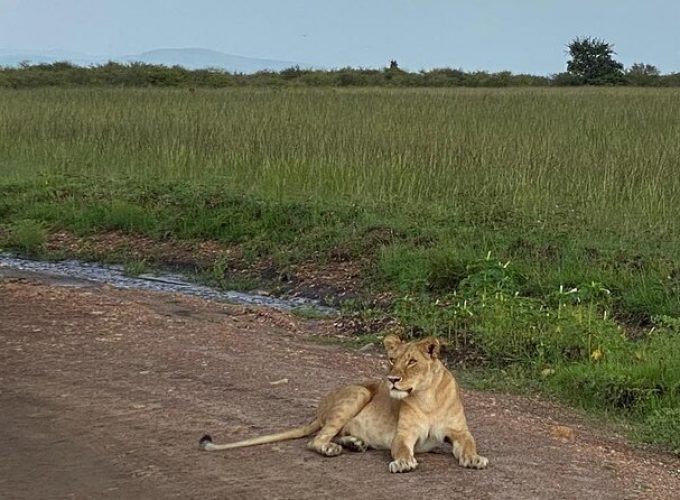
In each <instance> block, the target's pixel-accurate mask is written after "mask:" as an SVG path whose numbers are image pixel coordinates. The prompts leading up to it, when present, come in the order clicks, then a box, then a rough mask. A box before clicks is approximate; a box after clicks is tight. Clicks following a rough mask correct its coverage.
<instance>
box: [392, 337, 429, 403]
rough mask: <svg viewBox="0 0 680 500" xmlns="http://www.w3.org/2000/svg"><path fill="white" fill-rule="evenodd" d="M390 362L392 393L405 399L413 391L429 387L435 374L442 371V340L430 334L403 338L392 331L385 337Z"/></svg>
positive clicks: (396, 397) (394, 396)
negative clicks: (440, 353) (414, 337)
mask: <svg viewBox="0 0 680 500" xmlns="http://www.w3.org/2000/svg"><path fill="white" fill-rule="evenodd" d="M383 345H384V346H385V349H386V350H387V357H388V359H389V362H390V371H389V373H388V374H387V383H388V384H389V388H390V396H391V397H392V398H394V399H404V398H406V397H408V396H410V395H411V394H412V393H413V392H417V391H422V390H426V389H428V388H429V387H430V386H431V385H432V377H433V375H434V374H435V373H436V372H437V371H439V368H440V366H441V363H440V362H439V352H440V350H441V344H440V342H439V340H438V339H436V338H435V337H427V338H425V339H422V340H417V341H413V342H402V341H401V339H400V338H399V337H397V336H396V335H388V336H386V337H385V339H384V340H383Z"/></svg>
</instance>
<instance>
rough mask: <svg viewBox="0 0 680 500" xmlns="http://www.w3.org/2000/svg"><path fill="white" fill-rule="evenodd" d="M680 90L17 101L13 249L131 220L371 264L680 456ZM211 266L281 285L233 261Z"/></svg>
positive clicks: (260, 251) (421, 331)
mask: <svg viewBox="0 0 680 500" xmlns="http://www.w3.org/2000/svg"><path fill="white" fill-rule="evenodd" d="M678 96H680V93H678V92H675V91H670V90H639V89H638V90H632V89H606V90H595V89H579V90H578V91H573V90H559V91H556V90H551V91H545V90H532V91H530V90H504V91H489V90H484V91H470V90H465V91H462V90H459V91H431V90H424V91H409V90H385V89H383V90H354V91H336V90H332V89H329V90H325V91H317V90H307V91H298V90H285V91H274V90H272V89H268V90H257V89H244V90H240V91H233V90H230V91H219V92H218V91H215V92H208V91H203V90H199V91H196V92H195V93H183V92H181V91H161V90H153V91H145V90H126V91H117V90H110V89H108V90H101V89H99V90H92V89H78V90H64V89H54V90H35V91H30V92H9V91H0V103H1V104H2V105H1V106H0V118H2V119H0V132H2V133H0V174H2V178H0V247H5V248H13V249H15V250H19V251H21V252H24V253H30V252H37V251H39V250H40V249H41V248H42V247H43V246H44V242H45V238H46V237H47V234H49V232H50V231H56V230H67V231H71V232H73V233H75V234H79V235H89V234H93V233H98V232H102V231H112V230H115V231H122V232H125V233H130V234H138V235H145V236H148V237H151V238H153V239H155V240H157V241H159V242H160V241H168V240H169V241H173V240H202V239H209V240H214V241H217V242H220V243H223V244H225V245H230V246H234V247H236V248H238V249H239V255H240V256H241V258H242V260H243V261H244V265H246V266H247V265H248V264H255V263H257V262H259V261H260V260H261V259H267V261H270V262H272V263H273V264H274V265H275V266H276V267H277V269H281V270H285V269H286V268H287V267H288V266H292V265H294V264H299V263H307V262H312V263H317V264H319V265H322V264H329V263H333V262H337V261H339V260H340V261H343V260H346V261H357V262H359V261H361V262H364V269H363V273H364V274H363V277H362V278H363V279H362V282H361V285H360V286H361V287H362V290H361V291H362V292H363V293H364V296H368V297H371V296H378V295H380V296H383V297H385V296H386V297H389V299H390V300H389V301H387V303H385V301H384V300H383V301H382V302H381V303H378V302H376V303H373V302H372V301H371V300H367V301H358V302H351V301H348V302H347V303H345V304H344V305H343V307H344V308H345V309H346V310H348V311H351V312H352V313H353V314H358V315H360V316H362V317H365V318H368V319H374V318H381V317H387V318H389V319H391V320H393V321H396V324H397V325H398V328H399V329H400V331H401V333H402V335H404V336H406V337H418V336H422V335H430V334H432V335H438V336H440V337H442V338H444V339H446V340H447V341H448V343H449V347H450V349H451V350H452V351H453V352H454V353H461V356H462V359H463V360H465V359H470V360H471V361H470V365H469V366H470V367H471V368H475V369H481V370H482V372H483V373H486V374H487V377H486V381H487V382H486V383H488V384H491V385H495V386H497V387H500V386H503V385H504V384H505V385H506V386H530V387H532V388H535V389H536V390H538V391H541V392H543V393H546V394H550V395H553V396H555V397H557V398H559V399H562V400H565V401H568V402H570V403H571V404H574V405H576V406H579V407H583V408H586V409H589V410H591V411H594V412H598V414H609V415H612V416H614V417H615V418H617V419H619V418H622V419H625V420H626V421H628V422H630V423H631V424H632V425H633V429H634V433H635V435H636V436H638V437H639V438H640V439H643V440H644V441H647V442H651V443H659V444H662V445H663V446H664V447H666V448H667V449H671V450H675V451H676V452H677V451H678V450H680V441H679V439H680V438H678V436H680V432H677V430H678V427H677V426H678V411H680V326H679V325H680V244H679V242H680V176H678V175H677V172H678V171H680V127H678V123H677V119H676V117H677V116H679V115H680V99H678V98H677V97H678ZM112 258H118V257H117V256H112ZM127 262H128V266H129V267H130V272H139V270H140V269H141V270H143V267H142V264H141V262H143V261H127ZM149 264H152V263H149ZM145 265H146V264H145ZM203 279H205V280H208V281H210V282H211V283H214V284H216V285H218V286H237V287H240V288H247V287H248V286H255V285H256V284H257V285H258V286H259V284H260V283H257V282H256V281H250V280H249V279H248V278H247V277H244V276H239V277H238V278H233V277H231V276H230V274H229V272H228V262H227V261H225V260H220V259H216V261H215V262H214V263H213V265H212V267H211V268H208V269H205V271H204V276H203ZM235 280H236V281H235ZM298 314H300V315H301V316H303V317H306V316H308V315H309V314H310V313H309V312H308V311H298ZM378 323H379V322H378ZM377 334H380V332H369V335H377ZM371 338H373V337H362V341H365V340H366V339H371ZM375 338H376V339H377V337H375ZM466 356H467V357H466ZM499 374H501V375H499ZM501 379H504V380H501ZM494 380H496V382H494Z"/></svg>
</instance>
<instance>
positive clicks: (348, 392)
mask: <svg viewBox="0 0 680 500" xmlns="http://www.w3.org/2000/svg"><path fill="white" fill-rule="evenodd" d="M372 397H373V395H372V393H371V391H370V390H369V389H367V388H366V387H364V386H361V385H350V386H347V387H343V388H342V389H339V390H338V391H336V392H334V393H332V394H330V395H329V396H328V397H327V398H326V399H325V400H324V401H323V402H322V403H321V405H320V406H319V416H318V419H319V421H320V422H321V425H322V427H321V430H320V431H319V433H318V434H317V435H316V436H315V437H314V439H312V440H311V441H310V442H309V443H308V444H307V447H308V448H309V449H311V450H314V451H316V452H317V453H320V454H322V455H325V456H327V457H334V456H336V455H340V453H342V446H343V444H344V443H342V442H341V444H338V442H333V440H334V439H335V437H336V436H337V435H338V434H339V433H340V431H342V429H343V427H345V425H347V423H348V422H349V421H350V420H352V419H353V418H354V417H355V416H356V415H357V414H358V413H359V412H360V411H361V410H362V409H363V407H364V406H366V404H367V403H368V402H369V401H370V400H371V398H372ZM345 437H350V436H345ZM354 439H356V438H354ZM341 440H342V438H340V439H338V440H336V441H341ZM356 441H358V442H359V443H360V444H363V442H362V441H361V440H358V439H356ZM349 442H350V441H349V440H345V443H348V446H350V445H349ZM359 443H356V444H359ZM364 446H365V445H364Z"/></svg>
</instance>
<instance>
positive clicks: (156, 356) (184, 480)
mask: <svg viewBox="0 0 680 500" xmlns="http://www.w3.org/2000/svg"><path fill="white" fill-rule="evenodd" d="M66 285H69V286H66ZM71 285H73V284H72V283H67V282H65V283H59V282H51V281H49V280H46V279H45V278H30V279H25V278H22V279H18V278H16V277H14V278H9V277H7V276H5V277H3V276H2V274H1V273H0V346H1V348H0V408H1V409H2V410H1V411H0V443H2V448H3V453H1V454H0V497H1V498H27V499H28V498H30V499H35V498H88V499H89V498H228V499H251V498H252V499H259V498H281V499H305V498H310V499H311V498H315V499H317V498H373V499H376V498H394V497H396V496H399V497H402V498H413V497H416V496H425V495H427V496H428V497H429V498H435V499H437V498H456V497H459V496H461V495H465V496H466V497H467V498H493V499H498V498H518V499H519V498H521V499H528V498H613V499H617V500H620V499H623V498H638V497H641V498H678V497H680V477H679V476H680V460H678V459H677V457H672V456H670V455H663V454H653V453H647V452H641V451H639V450H635V449H633V448H631V447H630V446H628V445H627V444H626V443H625V442H624V440H622V439H621V438H620V437H617V436H615V435H612V434H611V433H608V432H606V431H603V430H602V429H598V428H596V427H593V426H592V425H589V424H587V423H585V422H584V421H583V420H582V419H581V418H579V417H578V416H577V415H576V414H575V413H574V412H571V411H569V410H566V409H564V408H561V407H559V406H556V405H553V404H550V403H546V402H542V401H537V400H531V399H526V398H520V397H515V396H507V395H499V394H491V393H478V392H474V391H468V392H467V393H466V400H465V402H466V408H467V413H468V419H469V422H470V427H471V429H472V430H473V433H474V434H475V435H476V437H477V441H478V445H479V449H480V452H481V453H483V454H484V455H486V456H487V457H489V459H490V466H489V468H488V469H487V470H485V471H471V470H464V469H462V468H459V467H457V466H456V465H455V464H454V461H453V458H452V457H451V456H450V454H449V451H448V450H447V449H445V448H442V450H441V452H439V453H432V454H427V455H422V456H420V463H421V465H420V467H419V469H417V471H415V472H413V473H410V474H404V475H391V474H389V473H388V471H387V464H388V461H389V457H388V454H387V453H386V452H378V451H369V452H367V453H365V454H354V453H349V452H348V453H344V454H343V455H341V456H339V457H336V458H324V457H321V456H318V455H316V454H314V453H312V452H309V451H307V450H306V449H305V440H297V441H290V442H284V443H278V444H275V445H265V446H260V447H253V448H245V449H239V450H233V451H231V452H225V453H215V454H211V453H202V452H199V451H198V449H197V440H198V438H199V437H200V435H201V434H202V433H203V432H205V431H210V432H211V433H212V434H213V436H214V437H215V438H216V440H220V441H228V440H235V439H238V438H242V437H247V436H252V435H256V434H262V433H268V432H271V431H275V430H279V429H285V428H288V427H290V426H293V425H297V424H300V423H302V422H305V421H306V420H307V419H308V418H309V416H310V415H312V414H313V412H314V408H315V406H316V403H317V401H318V399H319V398H320V397H321V395H322V394H323V393H324V392H326V391H327V390H329V389H330V388H333V387H335V386H337V385H339V384H343V383H346V382H350V381H353V380H357V379H359V380H360V379H365V378H372V377H379V376H381V374H382V373H383V369H384V367H383V360H382V356H381V353H379V352H377V351H376V352H367V353H358V352H350V351H347V350H346V349H343V348H340V347H335V346H330V345H328V344H323V343H319V342H314V341H312V340H310V335H312V334H315V335H333V334H334V332H333V330H332V327H330V326H328V325H325V324H321V323H314V322H306V321H302V320H300V319H296V318H292V317H289V316H286V315H284V314H279V313H271V312H268V311H262V310H259V311H258V310H249V309H245V308H242V307H234V306H227V305H223V304H216V303H211V302H206V301H202V300H198V299H192V298H185V297H179V296H174V295H167V294H150V293H141V292H131V291H119V290H114V289H111V288H108V287H98V286H97V287H95V286H83V284H82V283H81V284H79V285H78V286H71ZM282 379H287V382H280V381H281V380H282ZM276 381H279V383H277V384H272V382H276ZM557 426H566V427H568V429H561V428H559V427H557Z"/></svg>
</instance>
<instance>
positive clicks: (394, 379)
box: [387, 375, 401, 385]
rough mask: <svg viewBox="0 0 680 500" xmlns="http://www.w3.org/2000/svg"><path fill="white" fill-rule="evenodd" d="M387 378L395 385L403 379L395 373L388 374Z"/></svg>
mask: <svg viewBox="0 0 680 500" xmlns="http://www.w3.org/2000/svg"><path fill="white" fill-rule="evenodd" d="M387 380H389V381H390V383H391V384H392V385H394V384H396V383H397V382H399V381H400V380H401V377H396V376H394V375H388V376H387Z"/></svg>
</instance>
